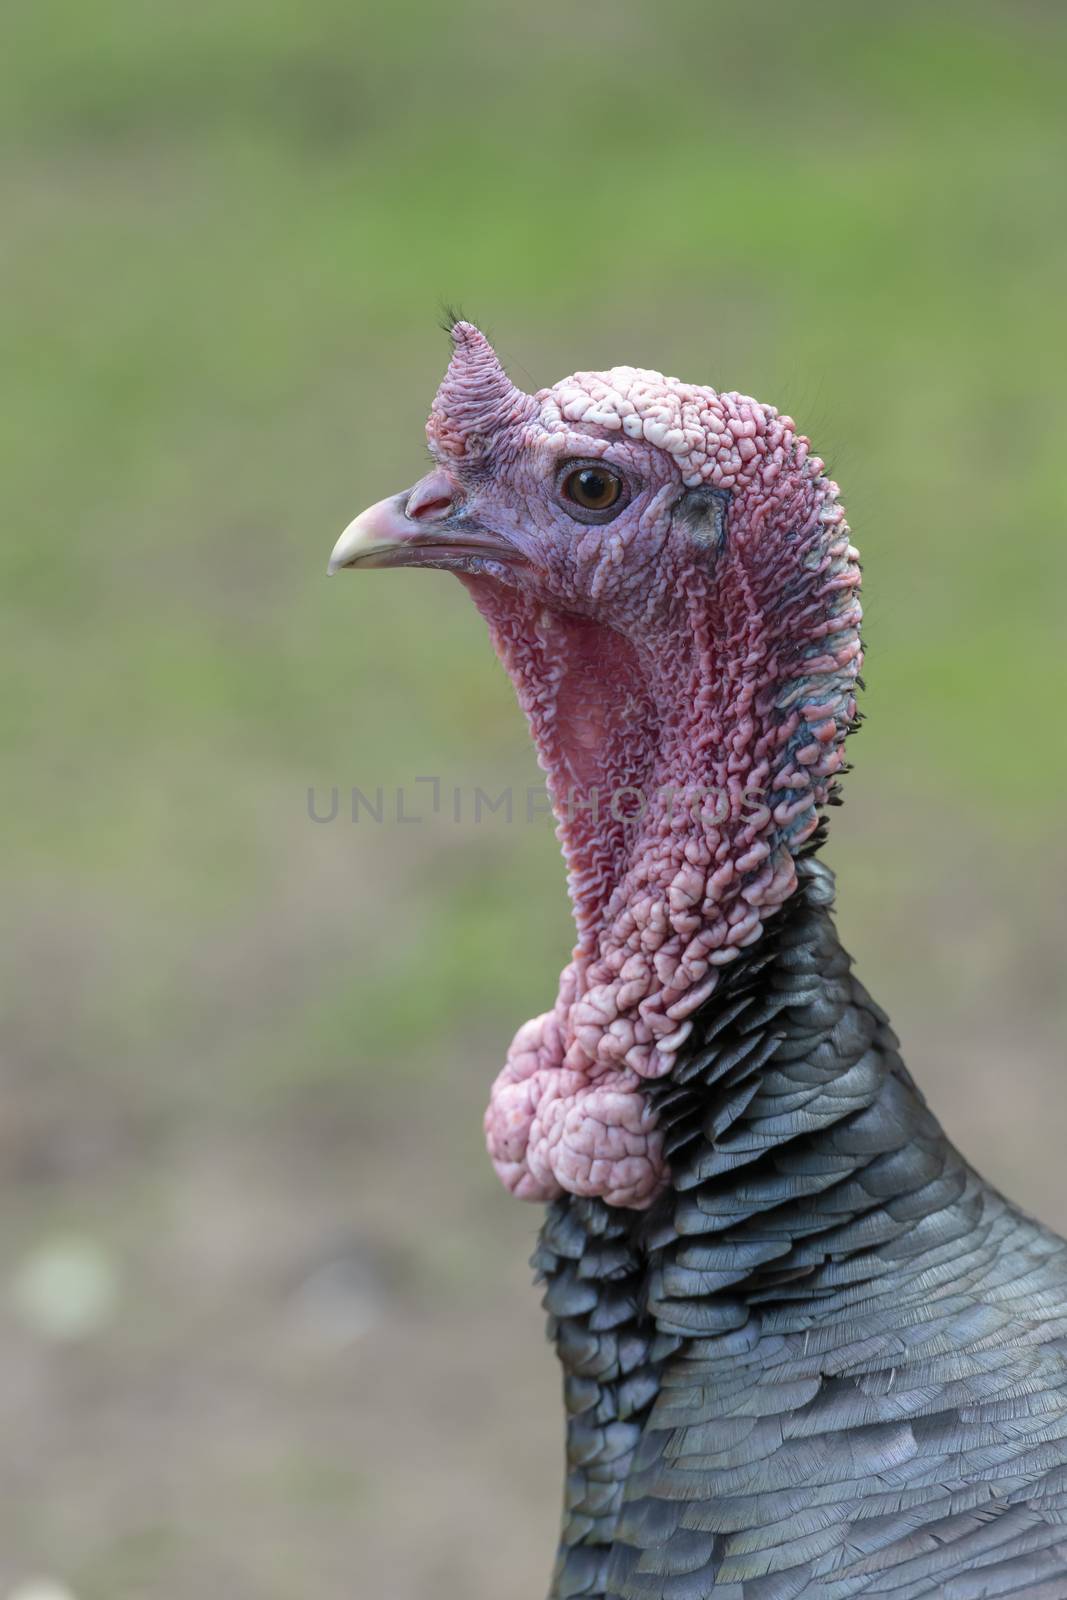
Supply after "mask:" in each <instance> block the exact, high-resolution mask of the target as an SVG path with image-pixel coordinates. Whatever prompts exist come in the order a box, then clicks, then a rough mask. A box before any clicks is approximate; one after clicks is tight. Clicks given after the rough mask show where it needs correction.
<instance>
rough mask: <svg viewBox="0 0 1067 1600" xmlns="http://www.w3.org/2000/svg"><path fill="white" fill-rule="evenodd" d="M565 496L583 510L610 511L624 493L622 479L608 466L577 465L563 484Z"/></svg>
mask: <svg viewBox="0 0 1067 1600" xmlns="http://www.w3.org/2000/svg"><path fill="white" fill-rule="evenodd" d="M561 488H562V490H563V494H564V497H565V498H566V499H568V500H572V501H573V502H574V504H575V505H576V506H581V507H582V510H583V511H610V509H611V507H612V506H613V505H614V504H615V503H616V501H617V500H618V498H619V496H620V495H621V494H622V479H621V478H620V477H619V476H618V474H617V473H614V472H610V471H609V470H608V468H607V467H601V466H584V467H575V468H574V469H573V470H572V471H571V472H568V473H567V475H566V477H565V478H564V479H563V482H562V484H561Z"/></svg>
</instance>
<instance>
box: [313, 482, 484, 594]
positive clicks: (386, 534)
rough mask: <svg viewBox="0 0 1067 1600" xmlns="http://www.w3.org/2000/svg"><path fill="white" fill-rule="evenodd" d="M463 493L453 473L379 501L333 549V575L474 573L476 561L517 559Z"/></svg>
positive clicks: (364, 512)
mask: <svg viewBox="0 0 1067 1600" xmlns="http://www.w3.org/2000/svg"><path fill="white" fill-rule="evenodd" d="M463 499H464V496H463V491H462V490H461V489H460V487H459V485H458V484H457V483H456V482H455V480H454V479H453V478H452V477H450V476H449V474H448V473H447V472H444V471H442V470H441V469H438V470H436V471H434V472H431V473H429V474H428V475H427V476H426V477H425V478H423V479H422V480H421V481H420V482H419V483H417V484H416V485H415V487H414V489H408V490H406V491H405V492H404V493H403V494H397V495H393V496H392V497H391V498H390V499H388V500H379V501H378V502H377V504H376V505H373V506H368V508H367V510H366V511H361V512H360V514H359V516H358V517H356V519H355V521H354V522H350V523H349V524H348V527H347V528H346V529H345V531H344V533H342V535H341V537H340V538H339V539H338V541H337V543H336V544H335V545H334V547H333V553H332V555H331V556H330V564H329V566H328V567H327V569H326V570H327V571H328V572H330V573H334V572H340V571H341V569H342V568H343V567H459V568H461V569H462V568H464V567H469V565H470V563H471V559H472V558H473V557H478V556H481V557H483V558H491V559H495V560H497V561H501V560H505V561H506V560H509V559H512V558H514V556H515V555H516V552H515V551H514V550H513V549H511V548H510V547H505V545H504V543H503V541H502V540H501V539H499V538H498V537H497V536H496V535H493V534H490V533H488V532H487V531H486V530H485V529H483V528H481V527H480V526H479V525H478V523H477V522H476V521H474V520H473V519H472V518H471V517H470V515H469V513H468V512H467V511H466V509H465V508H464V509H463V510H461V509H460V507H461V505H462V502H463Z"/></svg>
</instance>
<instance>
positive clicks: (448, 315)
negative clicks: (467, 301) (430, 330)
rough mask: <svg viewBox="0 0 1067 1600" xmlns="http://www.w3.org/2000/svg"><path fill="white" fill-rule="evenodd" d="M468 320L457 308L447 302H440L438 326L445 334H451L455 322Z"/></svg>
mask: <svg viewBox="0 0 1067 1600" xmlns="http://www.w3.org/2000/svg"><path fill="white" fill-rule="evenodd" d="M469 321H470V318H469V317H465V316H464V315H463V311H462V309H461V308H460V307H459V306H456V305H452V304H451V302H450V301H448V300H442V301H441V317H440V322H439V326H440V328H441V329H442V330H443V331H444V332H445V333H451V332H452V329H453V328H454V327H455V326H456V323H457V322H469Z"/></svg>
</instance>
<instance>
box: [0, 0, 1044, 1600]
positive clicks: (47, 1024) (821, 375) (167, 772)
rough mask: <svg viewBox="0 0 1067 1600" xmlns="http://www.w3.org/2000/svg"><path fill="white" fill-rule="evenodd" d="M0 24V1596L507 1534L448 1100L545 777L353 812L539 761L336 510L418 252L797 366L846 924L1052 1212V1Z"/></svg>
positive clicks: (524, 771) (442, 1571) (461, 624)
mask: <svg viewBox="0 0 1067 1600" xmlns="http://www.w3.org/2000/svg"><path fill="white" fill-rule="evenodd" d="M3 37H4V48H3V53H2V58H0V132H2V152H3V153H2V158H0V170H2V175H3V184H4V201H3V226H2V233H0V262H2V268H0V270H2V272H3V292H2V301H0V323H2V332H0V342H2V370H3V383H2V389H0V408H2V415H0V453H2V463H0V465H2V483H3V501H4V524H5V526H4V530H3V540H2V549H0V560H2V563H3V579H2V594H3V608H4V610H3V634H2V637H3V649H4V675H5V679H6V684H7V693H6V694H5V696H4V706H3V711H2V717H3V727H2V731H0V748H2V750H3V752H4V756H5V760H6V777H5V784H4V789H5V797H6V802H7V803H6V808H5V809H6V816H5V821H4V829H3V841H4V845H5V846H6V851H5V864H4V879H3V888H4V893H3V897H2V912H0V915H2V918H3V923H4V927H3V942H2V948H3V961H4V968H5V973H4V979H5V981H4V986H3V993H4V1000H3V1007H4V1009H3V1029H2V1041H0V1042H2V1049H3V1083H2V1098H0V1186H2V1206H0V1272H2V1285H0V1287H2V1298H0V1434H2V1437H3V1440H4V1444H3V1450H2V1460H0V1596H3V1597H4V1600H8V1597H11V1596H19V1597H20V1600H27V1597H30V1600H49V1596H51V1600H56V1597H57V1596H58V1597H59V1600H63V1596H65V1595H72V1596H74V1597H75V1600H127V1597H128V1600H188V1597H190V1596H193V1595H198V1596H199V1595H203V1596H207V1595H225V1596H226V1597H227V1600H289V1597H298V1596H299V1597H303V1596H308V1595H314V1596H315V1597H316V1600H352V1597H353V1596H361V1597H362V1596H364V1595H365V1596H367V1600H371V1597H375V1600H377V1597H378V1596H382V1595H386V1596H388V1597H389V1600H416V1597H421V1600H424V1597H426V1596H428V1595H431V1594H432V1595H434V1596H435V1597H438V1600H497V1597H498V1596H499V1595H501V1594H504V1593H507V1594H509V1595H515V1596H516V1597H519V1596H525V1595H530V1596H537V1595H540V1594H542V1593H543V1591H544V1581H545V1575H546V1573H547V1569H548V1565H549V1560H550V1554H551V1546H552V1540H553V1532H554V1523H555V1517H556V1501H557V1494H558V1489H557V1470H558V1467H557V1458H558V1454H559V1439H558V1435H559V1427H560V1410H559V1403H558V1400H557V1379H556V1374H555V1371H554V1365H553V1361H552V1358H551V1357H550V1355H549V1353H548V1351H547V1349H546V1348H545V1347H544V1346H543V1343H542V1333H541V1313H540V1311H539V1310H538V1307H537V1299H536V1295H535V1293H534V1291H533V1290H532V1289H531V1288H530V1287H529V1284H528V1270H527V1267H526V1255H527V1253H528V1249H529V1246H530V1244H531V1240H532V1235H533V1230H534V1228H535V1226H536V1222H537V1212H536V1211H535V1210H534V1209H533V1208H525V1207H522V1206H520V1205H517V1204H515V1203H513V1202H510V1201H508V1200H507V1199H506V1198H505V1196H504V1195H503V1193H502V1192H499V1191H498V1189H497V1186H496V1183H495V1180H494V1178H493V1176H492V1174H491V1172H490V1170H489V1167H488V1163H487V1161H486V1159H485V1157H484V1153H483V1151H482V1145H481V1133H480V1116H481V1111H482V1107H483V1104H484V1101H485V1097H486V1093H487V1089H488V1085H489V1082H490V1080H491V1078H492V1076H493V1075H494V1074H495V1072H496V1070H497V1068H498V1066H499V1063H500V1060H501V1058H502V1051H503V1049H504V1047H505V1045H506V1043H507V1041H508V1040H509V1039H510V1037H511V1033H512V1031H513V1028H514V1026H515V1025H516V1024H517V1023H518V1022H519V1021H520V1020H521V1019H522V1018H524V1017H526V1016H528V1015H530V1014H532V1013H533V1012H536V1011H539V1010H541V1009H542V1008H543V1007H544V1005H545V1004H546V1003H548V1002H549V1001H550V999H551V997H552V995H553V994H554V992H555V980H556V974H557V972H558V969H559V967H560V965H561V964H562V962H563V960H564V959H565V956H566V953H567V950H568V948H569V941H570V932H569V924H568V919H567V911H566V905H565V901H564V894H563V875H562V870H561V868H560V866H559V864H558V862H557V856H556V846H555V842H554V840H553V838H552V833H551V828H550V826H549V825H548V824H547V823H540V824H538V825H536V826H525V825H519V824H518V822H516V823H514V824H513V825H511V826H509V825H508V824H507V823H506V821H505V819H504V818H503V816H498V817H496V818H489V819H483V821H482V823H481V824H480V825H479V826H474V825H473V822H472V821H471V820H470V819H469V816H468V818H467V819H466V820H464V821H462V822H460V823H459V824H457V823H455V822H453V821H452V820H451V818H450V815H449V812H448V807H447V805H446V807H445V810H444V811H443V812H442V814H440V815H439V816H437V817H436V818H435V817H433V816H431V815H426V817H425V819H424V820H423V821H422V822H421V823H418V824H414V825H409V826H404V825H401V824H399V823H397V822H396V821H395V819H394V820H387V822H386V823H383V825H381V826H377V825H374V824H373V823H371V822H369V821H368V820H367V819H366V818H365V817H364V819H363V820H362V821H361V822H360V823H359V824H358V825H353V824H352V823H351V822H350V821H346V820H345V811H344V800H343V797H344V795H345V794H346V792H347V790H348V789H350V788H351V786H352V785H354V784H355V785H359V786H361V787H363V788H365V789H367V790H369V791H371V792H372V791H373V790H374V789H375V788H376V787H377V786H379V785H381V786H383V788H384V790H385V794H386V800H387V816H388V817H389V818H393V809H394V808H393V806H392V804H391V799H390V797H391V796H392V793H393V790H394V789H395V787H396V786H397V785H405V786H410V785H411V783H412V780H413V778H414V777H415V776H418V775H428V774H434V775H438V776H440V778H441V779H442V782H443V784H444V785H445V792H446V796H447V794H448V792H449V789H450V787H451V786H452V785H460V786H461V787H462V788H463V790H464V792H465V793H466V794H467V795H468V796H469V795H470V794H471V793H472V792H473V788H474V786H475V785H477V784H481V785H483V786H484V787H487V788H492V789H498V788H499V787H500V786H501V785H502V784H504V783H508V782H512V783H514V784H516V785H525V784H526V783H528V782H535V781H536V771H535V768H534V763H533V759H532V756H531V754H530V752H529V750H528V747H527V742H526V735H525V730H524V728H523V726H522V722H521V719H520V717H519V715H518V713H517V712H516V710H515V708H514V706H513V703H512V698H511V691H510V687H509V685H508V684H507V682H506V680H505V678H504V676H503V674H502V673H501V672H500V671H499V669H498V668H497V666H496V664H495V662H494V660H493V659H492V655H491V651H490V649H489V646H488V643H487V641H486V639H485V638H484V633H483V627H482V624H481V622H480V620H479V619H478V617H477V616H476V614H475V613H474V610H473V608H472V607H471V606H470V605H469V602H468V601H467V599H466V597H465V596H464V595H463V593H462V591H461V589H460V587H459V585H458V584H455V583H454V582H453V580H451V579H450V578H448V577H446V576H444V575H440V574H425V573H373V574H368V575H366V576H363V577H359V578H355V577H349V576H345V577H344V578H343V579H339V580H338V581H336V582H331V583H327V581H326V578H325V563H326V558H327V555H328V553H329V550H330V547H331V545H332V543H333V541H334V538H335V536H336V534H337V533H338V531H339V530H340V528H341V527H342V526H343V524H344V523H345V522H347V521H348V519H349V518H350V516H352V515H353V514H354V513H355V512H356V511H357V510H359V509H360V508H361V507H362V506H363V505H364V504H366V503H367V502H369V501H371V500H374V499H377V498H379V497H380V496H382V495H384V494H387V493H391V492H393V491H395V490H398V489H400V488H402V487H404V486H405V485H407V484H408V483H410V482H411V481H413V480H414V478H416V477H417V476H418V475H419V474H420V472H421V471H422V470H423V467H422V463H423V460H424V444H423V438H422V431H421V430H422V424H423V420H424V416H425V412H426V409H427V407H428V403H429V400H430V398H431V396H432V393H433V390H434V388H435V386H436V383H437V381H438V379H439V377H440V374H441V371H442V369H443V365H444V362H445V359H446V354H447V351H446V341H445V340H444V338H443V336H442V335H441V334H440V332H439V331H438V330H437V328H436V321H437V316H438V309H439V303H440V301H441V300H442V299H445V298H447V299H450V300H457V301H459V303H460V304H461V305H462V306H463V308H464V310H465V312H466V313H467V314H468V315H470V316H472V317H474V318H476V319H478V320H480V321H481V322H482V323H483V325H484V326H486V327H487V328H488V330H489V331H490V333H491V334H492V335H494V336H495V338H496V341H497V344H498V348H499V350H500V352H501V354H502V356H503V358H504V359H505V361H506V362H507V363H508V364H509V366H510V369H511V372H512V375H513V376H514V377H515V378H516V380H517V381H518V382H520V383H522V384H525V385H527V386H538V385H540V384H542V383H547V382H551V381H553V380H554V379H556V378H558V377H559V376H561V375H563V374H564V373H566V372H569V371H571V370H573V369H575V368H577V367H589V366H593V367H596V366H601V365H610V364H612V363H614V362H619V361H629V362H633V363H637V364H645V365H650V366H654V367H659V368H662V369H665V370H668V371H676V372H678V373H679V374H680V375H682V376H684V377H687V378H691V379H694V380H697V381H705V382H712V383H714V384H716V385H718V386H720V387H723V388H739V389H742V390H744V391H746V392H750V393H755V394H757V395H758V396H760V397H761V398H764V399H767V400H770V401H773V402H775V403H777V404H778V405H780V406H781V407H782V408H783V409H788V410H791V411H792V412H793V414H794V415H795V416H796V417H797V418H798V419H799V420H800V422H801V423H802V425H804V426H805V428H806V429H807V431H809V432H810V433H811V434H812V436H813V438H814V440H815V443H816V445H817V447H818V448H819V450H820V451H821V453H823V454H824V455H825V456H826V457H827V458H828V459H829V460H830V462H831V464H832V466H833V468H834V471H835V474H836V475H837V476H838V478H839V480H840V482H841V484H842V486H843V492H844V499H845V503H846V506H847V507H848V510H849V512H850V518H851V522H852V525H853V528H854V530H855V536H856V539H857V542H858V543H859V544H860V546H861V548H862V551H863V554H864V557H865V569H866V607H867V616H868V622H867V628H866V638H867V645H868V664H867V678H868V682H869V684H870V688H869V691H868V693H867V695H866V699H865V710H866V712H867V715H868V721H867V724H866V726H865V728H864V731H863V733H862V735H861V736H860V738H859V740H858V741H857V744H856V746H855V748H854V750H853V755H854V758H855V760H856V762H857V770H856V771H855V773H854V774H853V775H852V777H851V778H850V780H849V784H848V800H849V803H848V805H847V806H846V807H845V810H844V811H843V812H842V813H839V814H838V815H837V816H836V817H835V821H834V835H833V840H832V845H831V849H830V852H829V854H830V859H831V861H832V863H833V864H834V865H835V866H836V867H837V869H838V871H839V876H840V880H841V885H842V887H841V921H842V925H843V929H844V932H845V934H846V937H847V940H848V942H849V943H850V946H851V948H852V949H853V950H854V952H855V954H856V956H857V958H858V960H859V963H860V968H861V972H862V973H863V975H864V977H865V979H866V981H867V982H868V984H870V985H871V987H873V988H874V990H875V991H876V993H877V994H878V996H879V997H880V998H881V999H882V1000H883V1002H884V1003H885V1004H886V1005H888V1007H889V1008H890V1010H891V1011H892V1012H893V1015H894V1018H895V1020H896V1024H897V1027H898V1030H899V1031H900V1032H901V1033H902V1035H903V1038H904V1043H905V1048H906V1053H907V1056H908V1059H909V1061H910V1063H911V1065H912V1068H913V1070H914V1071H915V1073H916V1074H917V1076H919V1077H920V1079H921V1081H922V1082H923V1084H924V1086H925V1087H926V1088H927V1090H928V1092H929V1094H930V1096H931V1099H932V1100H933V1102H934V1105H935V1107H936V1108H937V1109H938V1110H939V1111H940V1112H941V1113H942V1114H943V1115H944V1116H945V1117H946V1120H947V1121H948V1122H949V1124H950V1126H951V1128H952V1129H953V1131H954V1132H955V1133H956V1135H957V1138H958V1139H959V1141H960V1142H961V1143H962V1145H963V1147H964V1149H965V1150H967V1151H968V1153H969V1154H971V1155H972V1156H973V1157H974V1158H975V1159H976V1161H978V1162H979V1164H980V1165H982V1166H983V1167H984V1169H985V1170H986V1171H987V1172H988V1173H989V1175H990V1176H991V1177H993V1178H994V1179H995V1180H997V1181H998V1182H999V1183H1000V1184H1002V1185H1003V1186H1005V1187H1007V1188H1008V1189H1009V1190H1010V1191H1011V1192H1012V1193H1013V1194H1016V1195H1017V1196H1018V1197H1019V1198H1020V1199H1021V1200H1022V1201H1023V1202H1024V1203H1026V1204H1027V1205H1029V1206H1031V1207H1033V1208H1035V1209H1040V1210H1042V1211H1043V1213H1044V1214H1045V1215H1047V1216H1048V1217H1049V1218H1050V1220H1053V1221H1056V1222H1058V1223H1059V1224H1060V1225H1064V1224H1067V1185H1065V1182H1064V1178H1063V1164H1062V1151H1063V1147H1064V1142H1065V1138H1067V1114H1065V1112H1064V1109H1063V1096H1062V1092H1061V1078H1060V1067H1061V1062H1062V1057H1063V1048H1062V1040H1063V1036H1064V1023H1065V1020H1067V1019H1065V1015H1064V1010H1065V1007H1064V1001H1063V999H1062V995H1061V972H1062V950H1063V944H1064V934H1065V932H1067V919H1065V915H1064V909H1063V904H1062V896H1061V892H1060V886H1061V885H1062V883H1063V871H1064V866H1065V864H1067V862H1065V855H1067V852H1065V849H1064V844H1063V830H1062V822H1061V808H1062V794H1063V790H1064V782H1065V778H1067V764H1065V740H1064V737H1063V728H1062V722H1061V717H1062V703H1063V690H1064V676H1063V672H1062V666H1061V663H1062V656H1063V638H1062V620H1061V616H1062V611H1063V599H1064V590H1065V582H1064V580H1065V576H1067V571H1065V569H1067V541H1065V539H1064V527H1065V522H1067V517H1065V511H1067V474H1065V473H1064V470H1063V459H1064V446H1063V440H1064V436H1065V433H1067V398H1065V389H1064V384H1063V378H1062V364H1063V349H1064V335H1065V333H1067V309H1065V308H1067V297H1065V295H1064V288H1063V286H1064V283H1065V282H1067V214H1065V204H1064V186H1063V174H1064V168H1065V162H1067V94H1065V69H1064V59H1065V56H1064V52H1065V49H1067V12H1065V10H1064V9H1063V7H1061V6H1057V5H1055V4H1053V3H1051V0H1050V3H1046V4H1039V3H1036V0H1029V3H1026V0H1022V3H1020V0H1012V3H1008V0H1004V3H1002V4H990V3H985V0H978V3H973V0H972V3H971V4H968V5H966V6H964V5H962V4H961V5H957V4H953V3H946V4H941V5H938V6H929V5H924V4H908V3H903V4H898V5H896V6H894V7H893V8H892V9H889V8H886V7H874V6H871V7H858V6H856V5H854V4H845V3H840V4H837V3H833V0H813V3H811V4H808V5H806V6H804V7H795V6H791V5H787V4H784V3H781V0H765V3H764V4H762V5H761V6H759V7H758V8H744V7H737V6H726V5H721V4H710V5H709V4H707V3H703V4H697V3H696V0H662V3H661V4H659V5H657V6H651V5H648V4H645V5H641V4H638V3H636V0H615V3H613V4H607V3H605V0H590V3H564V0H538V3H537V4H533V5H527V6H525V7H492V6H488V5H485V4H479V3H475V0H453V3H451V4H450V5H449V6H448V7H447V8H445V9H441V8H438V7H436V6H433V5H430V4H429V3H425V0H424V3H422V4H415V5H402V6H398V7H396V8H391V9H386V8H384V7H383V8H376V9H373V10H371V9H367V8H364V7H361V6H359V5H353V4H352V3H351V0H345V3H343V4H342V3H340V0H304V3H299V0H256V3H253V0H185V3H183V4H182V5H178V6H175V5H173V4H170V3H164V0H96V3H95V4H93V5H89V6H87V5H84V4H76V3H75V0H7V3H6V5H5V7H4V17H3ZM334 784H336V785H338V786H339V788H340V790H341V794H342V811H341V815H340V817H339V818H338V820H337V821H335V822H334V823H331V824H316V823H314V822H312V821H311V820H309V817H308V811H307V791H308V788H309V786H314V787H315V788H316V793H317V796H318V804H319V806H320V807H325V806H327V805H328V798H329V791H330V788H331V786H332V785H334ZM422 792H423V793H424V794H425V792H426V791H425V790H423V791H422ZM408 793H409V795H411V796H413V797H415V796H417V795H418V793H419V791H418V790H413V789H410V788H409V790H408ZM416 805H417V800H416V799H414V798H413V799H412V801H411V803H410V806H409V809H410V810H415V809H416ZM423 809H424V810H425V809H426V808H425V806H424V807H423ZM35 1575H36V1579H37V1580H39V1581H38V1583H37V1587H36V1588H34V1587H33V1582H34V1580H35ZM45 1579H48V1580H49V1581H50V1582H51V1584H52V1585H53V1587H52V1589H51V1590H49V1589H47V1588H42V1587H41V1583H43V1581H44V1580H45Z"/></svg>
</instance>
